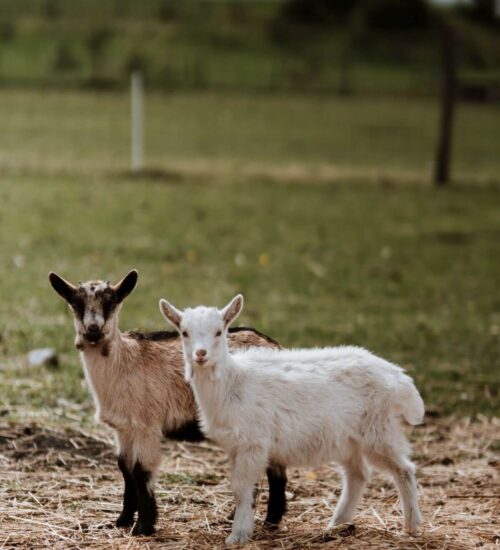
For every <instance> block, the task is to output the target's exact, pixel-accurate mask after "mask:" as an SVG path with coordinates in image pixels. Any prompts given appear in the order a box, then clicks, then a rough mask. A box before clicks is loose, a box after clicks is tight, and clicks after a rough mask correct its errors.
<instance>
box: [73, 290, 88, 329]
mask: <svg viewBox="0 0 500 550" xmlns="http://www.w3.org/2000/svg"><path fill="white" fill-rule="evenodd" d="M85 298H86V293H85V290H84V289H83V288H81V287H80V288H78V289H77V290H76V292H75V293H74V294H73V297H72V299H71V302H70V305H71V308H72V309H73V311H74V312H75V315H76V316H77V317H78V319H80V321H83V317H84V316H85Z"/></svg>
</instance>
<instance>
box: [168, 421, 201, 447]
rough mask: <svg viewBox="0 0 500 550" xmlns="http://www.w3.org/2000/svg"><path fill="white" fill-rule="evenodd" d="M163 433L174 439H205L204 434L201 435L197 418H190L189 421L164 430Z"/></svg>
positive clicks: (195, 440)
mask: <svg viewBox="0 0 500 550" xmlns="http://www.w3.org/2000/svg"><path fill="white" fill-rule="evenodd" d="M163 435H164V436H165V437H168V438H169V439H173V440H175V441H193V442H197V441H204V440H205V436H204V435H203V432H202V431H201V429H200V425H199V423H198V421H197V420H191V421H190V422H186V423H185V424H183V425H182V426H179V427H178V428H175V429H173V430H170V431H165V432H164V434H163Z"/></svg>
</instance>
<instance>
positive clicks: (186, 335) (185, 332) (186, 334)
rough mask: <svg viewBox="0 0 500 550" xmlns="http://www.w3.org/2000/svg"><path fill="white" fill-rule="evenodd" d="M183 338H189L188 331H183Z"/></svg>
mask: <svg viewBox="0 0 500 550" xmlns="http://www.w3.org/2000/svg"><path fill="white" fill-rule="evenodd" d="M182 336H183V337H184V338H189V334H188V333H187V331H186V330H183V331H182Z"/></svg>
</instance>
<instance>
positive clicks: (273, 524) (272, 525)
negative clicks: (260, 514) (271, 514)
mask: <svg viewBox="0 0 500 550" xmlns="http://www.w3.org/2000/svg"><path fill="white" fill-rule="evenodd" d="M280 521H281V518H266V519H265V520H264V527H265V528H266V529H268V530H269V531H276V529H278V527H279V525H280Z"/></svg>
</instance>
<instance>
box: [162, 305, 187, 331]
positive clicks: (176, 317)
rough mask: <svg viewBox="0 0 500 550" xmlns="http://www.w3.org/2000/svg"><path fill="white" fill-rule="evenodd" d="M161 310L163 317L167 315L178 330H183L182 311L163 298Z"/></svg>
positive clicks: (166, 317) (168, 319) (167, 318)
mask: <svg viewBox="0 0 500 550" xmlns="http://www.w3.org/2000/svg"><path fill="white" fill-rule="evenodd" d="M160 311H161V312H162V314H163V317H165V319H166V320H167V321H168V322H169V323H170V324H171V325H173V326H174V327H175V328H176V329H177V330H178V331H180V330H181V321H182V311H179V310H178V309H177V308H175V307H174V306H173V305H172V304H170V303H168V302H167V300H164V299H163V298H162V299H161V300H160Z"/></svg>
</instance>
